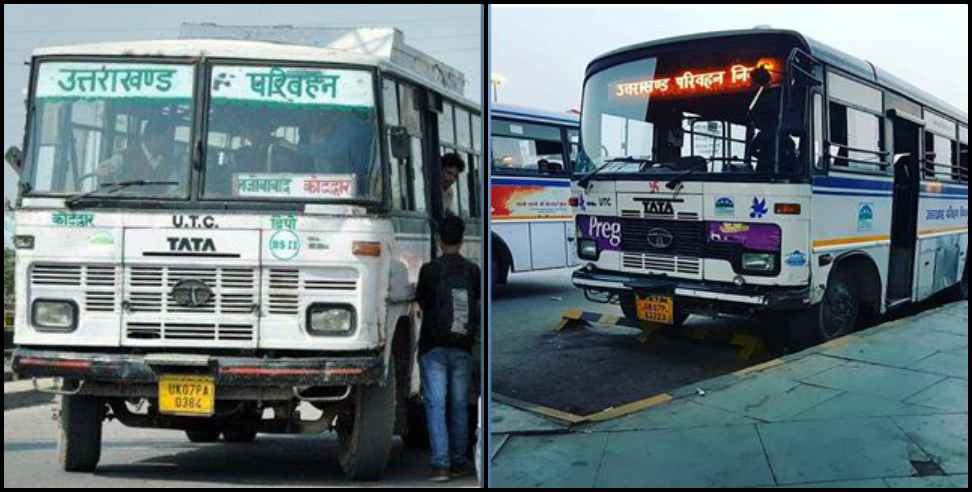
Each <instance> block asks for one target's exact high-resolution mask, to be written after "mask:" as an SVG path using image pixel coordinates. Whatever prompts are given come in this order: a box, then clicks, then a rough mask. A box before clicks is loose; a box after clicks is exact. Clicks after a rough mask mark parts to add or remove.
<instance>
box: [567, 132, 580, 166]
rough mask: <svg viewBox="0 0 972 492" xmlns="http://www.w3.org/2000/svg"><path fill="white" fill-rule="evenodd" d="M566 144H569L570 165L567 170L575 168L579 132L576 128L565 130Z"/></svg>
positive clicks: (578, 147) (578, 151) (578, 149)
mask: <svg viewBox="0 0 972 492" xmlns="http://www.w3.org/2000/svg"><path fill="white" fill-rule="evenodd" d="M567 145H569V146H570V149H569V150H570V167H569V168H568V169H567V171H568V172H574V170H575V169H577V156H578V154H579V153H580V132H579V131H577V130H567Z"/></svg>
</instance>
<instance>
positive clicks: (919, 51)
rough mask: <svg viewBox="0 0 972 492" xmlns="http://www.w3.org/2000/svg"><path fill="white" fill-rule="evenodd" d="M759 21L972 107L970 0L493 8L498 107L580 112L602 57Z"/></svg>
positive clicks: (492, 47) (492, 46)
mask: <svg viewBox="0 0 972 492" xmlns="http://www.w3.org/2000/svg"><path fill="white" fill-rule="evenodd" d="M757 25H769V26H772V27H774V28H781V29H793V30H797V31H800V32H801V33H803V34H804V35H806V36H808V37H811V38H814V39H816V40H818V41H820V42H823V43H826V44H829V45H831V46H833V47H835V48H837V49H840V50H842V51H845V52H847V53H849V54H852V55H855V56H857V57H859V58H864V59H866V60H868V61H870V62H872V63H874V64H875V65H877V66H879V67H881V68H883V69H884V70H887V71H888V72H891V73H893V74H895V75H897V76H899V77H901V78H904V79H905V80H907V81H909V82H911V83H912V84H914V85H916V86H918V87H921V88H923V89H925V90H926V91H927V92H930V93H932V94H934V95H936V96H938V97H940V98H942V99H944V100H946V101H949V102H951V103H952V105H954V106H956V107H958V108H959V109H962V110H964V111H966V112H968V108H969V89H968V88H969V38H968V33H969V6H968V4H965V5H948V6H944V5H920V6H899V5H866V6H847V7H845V6H835V5H795V6H774V5H732V6H713V5H708V6H705V5H694V6H689V5H677V6H655V5H652V6H638V7H608V6H595V7H590V6H582V7H574V6H571V7H568V8H552V7H549V6H540V7H508V6H494V7H493V8H492V10H491V14H490V31H491V32H490V35H491V38H490V55H491V62H492V65H491V67H490V72H491V73H499V74H501V75H502V76H503V77H504V78H505V82H504V83H503V84H502V85H501V86H500V88H499V102H500V103H505V104H515V105H521V106H529V107H534V108H538V109H545V110H550V111H556V112H563V111H567V110H570V109H580V94H581V88H582V84H583V79H584V71H585V69H586V68H587V64H588V63H589V62H590V61H591V60H592V59H594V58H596V57H597V56H599V55H602V54H604V53H606V52H609V51H613V50H615V49H617V48H621V47H624V46H628V45H632V44H637V43H642V42H646V41H651V40H655V39H661V38H667V37H671V36H680V35H686V34H694V33H701V32H709V31H722V30H731V29H751V28H753V27H755V26H757ZM491 97H492V96H491Z"/></svg>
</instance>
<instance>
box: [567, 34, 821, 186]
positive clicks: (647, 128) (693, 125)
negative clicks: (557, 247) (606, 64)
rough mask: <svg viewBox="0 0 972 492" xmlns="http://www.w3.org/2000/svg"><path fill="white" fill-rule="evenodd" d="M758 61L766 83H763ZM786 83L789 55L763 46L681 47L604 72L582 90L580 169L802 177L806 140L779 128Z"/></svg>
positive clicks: (616, 66) (598, 74)
mask: <svg viewBox="0 0 972 492" xmlns="http://www.w3.org/2000/svg"><path fill="white" fill-rule="evenodd" d="M759 67H762V68H764V69H766V71H767V72H768V73H769V76H770V78H769V83H768V84H765V85H762V86H761V85H760V84H759V83H757V82H756V79H758V78H757V77H754V72H755V71H756V69H757V68H759ZM782 80H783V62H782V60H781V57H780V56H778V55H773V54H769V53H767V52H765V51H762V52H760V51H756V50H754V51H748V50H747V51H743V52H740V51H733V52H732V53H731V54H728V53H720V52H711V51H706V52H697V51H691V52H676V53H671V54H666V55H660V56H657V57H649V58H641V59H638V60H635V61H629V62H626V63H623V64H620V65H614V66H612V67H610V68H607V69H604V70H602V71H600V72H597V73H595V74H594V75H592V76H591V77H590V78H589V79H588V80H587V82H586V84H585V87H584V105H583V111H582V117H581V144H582V149H581V155H580V159H579V171H581V172H589V171H592V170H594V169H597V168H601V169H600V172H599V174H616V173H635V174H663V173H669V174H672V173H675V174H681V173H684V172H691V173H693V174H696V173H698V174H705V173H715V174H725V175H735V176H739V177H740V180H745V179H746V178H745V177H746V176H747V175H751V176H761V177H766V176H771V175H774V174H777V173H778V174H783V175H792V174H795V173H798V172H800V171H801V169H802V168H801V166H803V165H804V164H803V161H804V159H803V157H802V154H803V153H804V149H805V146H806V143H807V142H806V138H805V135H804V134H802V132H793V131H789V132H780V131H779V128H780V126H779V115H780V112H779V108H780V92H781V83H782ZM777 145H778V147H779V156H780V158H779V162H778V163H777V162H776V159H775V157H774V156H775V155H777V154H776V151H777V149H776V148H775V147H776V146H777ZM777 164H779V165H777ZM726 179H731V178H726Z"/></svg>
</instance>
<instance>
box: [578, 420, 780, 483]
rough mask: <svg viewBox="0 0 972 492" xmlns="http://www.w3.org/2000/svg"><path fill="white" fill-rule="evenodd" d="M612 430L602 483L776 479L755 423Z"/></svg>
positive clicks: (742, 481) (769, 481)
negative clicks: (623, 430)
mask: <svg viewBox="0 0 972 492" xmlns="http://www.w3.org/2000/svg"><path fill="white" fill-rule="evenodd" d="M610 435H611V438H610V439H609V440H608V442H607V447H606V449H605V452H604V462H603V464H602V465H601V471H600V473H599V474H598V477H597V484H596V485H597V487H601V488H609V487H610V488H620V487H651V488H685V487H703V488H708V487H759V486H765V485H773V484H774V483H775V482H774V481H773V474H772V473H771V471H770V468H769V466H768V464H767V462H766V456H765V455H764V454H763V447H762V445H761V444H760V441H759V436H758V434H757V433H756V427H755V426H752V425H742V426H733V427H719V428H715V427H709V428H699V429H677V430H664V431H644V432H625V433H619V434H610Z"/></svg>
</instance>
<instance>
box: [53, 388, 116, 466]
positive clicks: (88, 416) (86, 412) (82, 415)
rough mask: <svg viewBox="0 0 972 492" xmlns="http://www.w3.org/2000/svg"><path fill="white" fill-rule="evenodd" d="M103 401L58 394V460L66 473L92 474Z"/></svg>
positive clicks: (98, 458) (98, 454)
mask: <svg viewBox="0 0 972 492" xmlns="http://www.w3.org/2000/svg"><path fill="white" fill-rule="evenodd" d="M104 406H105V402H104V401H102V399H101V398H97V397H93V396H80V395H74V396H63V397H61V419H60V420H61V422H60V423H61V425H60V427H61V428H60V433H59V435H58V446H57V451H58V461H60V463H61V467H62V468H63V469H64V471H66V472H69V473H93V472H94V471H95V469H96V468H97V467H98V462H99V461H101V435H102V422H103V421H104V415H105V413H104Z"/></svg>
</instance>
